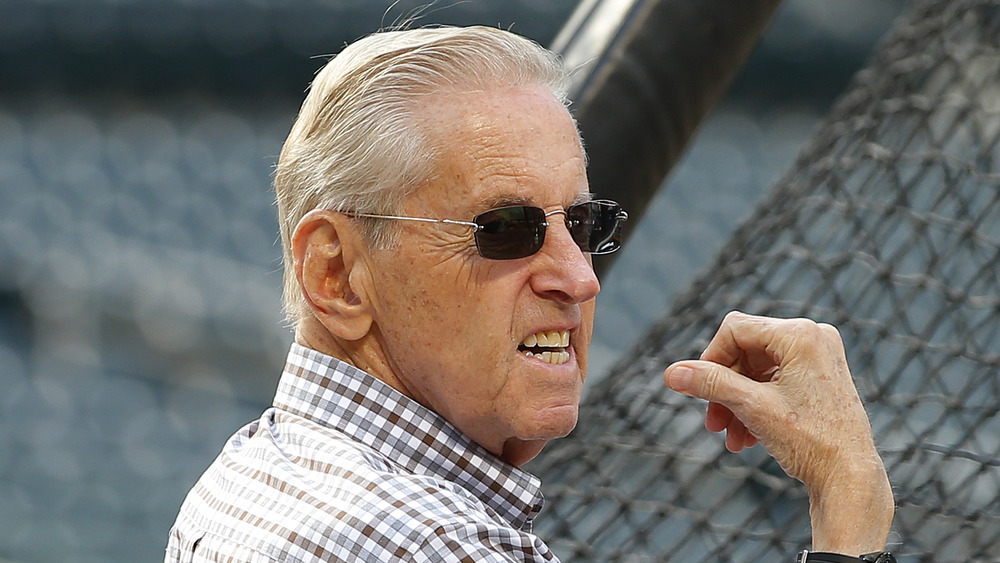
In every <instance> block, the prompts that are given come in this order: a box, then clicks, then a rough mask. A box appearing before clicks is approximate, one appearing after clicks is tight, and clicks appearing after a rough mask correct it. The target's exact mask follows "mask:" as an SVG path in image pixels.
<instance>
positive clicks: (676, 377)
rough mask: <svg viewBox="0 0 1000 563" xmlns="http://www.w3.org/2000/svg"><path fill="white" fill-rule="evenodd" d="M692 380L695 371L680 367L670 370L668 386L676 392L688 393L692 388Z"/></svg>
mask: <svg viewBox="0 0 1000 563" xmlns="http://www.w3.org/2000/svg"><path fill="white" fill-rule="evenodd" d="M692 378H694V370H693V369H691V368H689V367H685V366H678V367H675V368H674V369H672V370H670V374H669V375H668V376H667V385H669V386H670V388H671V389H673V390H674V391H687V390H688V389H690V388H691V379H692Z"/></svg>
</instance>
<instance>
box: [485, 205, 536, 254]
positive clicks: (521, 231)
mask: <svg viewBox="0 0 1000 563" xmlns="http://www.w3.org/2000/svg"><path fill="white" fill-rule="evenodd" d="M473 221H474V222H475V223H476V224H477V225H479V226H480V227H481V228H480V229H479V230H477V231H476V234H475V237H476V247H477V248H478V249H479V254H480V255H481V256H482V257H483V258H489V259H491V260H514V259H516V258H524V257H525V256H531V255H532V254H534V253H536V252H538V251H539V250H540V249H541V248H542V244H544V243H545V211H543V210H542V209H540V208H538V207H528V206H514V207H501V208H499V209H491V210H490V211H487V212H485V213H481V214H479V215H477V216H476V218H475V219H473Z"/></svg>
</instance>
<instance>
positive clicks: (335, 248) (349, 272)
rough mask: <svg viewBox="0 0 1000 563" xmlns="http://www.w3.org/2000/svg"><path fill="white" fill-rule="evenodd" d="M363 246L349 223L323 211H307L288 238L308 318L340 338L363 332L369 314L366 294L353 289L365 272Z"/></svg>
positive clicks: (368, 324) (356, 336)
mask: <svg viewBox="0 0 1000 563" xmlns="http://www.w3.org/2000/svg"><path fill="white" fill-rule="evenodd" d="M364 248H366V246H365V244H364V242H363V241H362V239H361V236H360V233H359V232H358V231H357V229H356V228H354V226H353V225H352V224H351V223H350V219H349V218H347V217H345V216H344V215H341V214H340V213H336V212H334V211H328V210H323V209H316V210H313V211H310V212H309V213H307V214H306V215H305V217H303V218H302V220H300V221H299V224H298V225H297V226H296V227H295V232H294V233H293V234H292V253H293V255H294V258H295V277H296V278H297V279H298V281H299V287H300V288H301V289H302V295H303V296H304V297H305V299H306V301H307V302H308V303H309V306H310V308H311V309H312V313H313V315H315V316H316V318H317V319H318V320H319V321H320V322H321V323H322V324H323V326H325V327H326V328H327V330H329V331H330V333H331V334H332V335H333V336H335V337H338V338H340V339H342V340H349V341H353V340H359V339H361V338H362V337H364V336H365V335H366V334H368V331H369V330H370V329H371V325H372V315H371V310H370V307H369V302H368V299H367V296H366V295H364V292H363V291H359V290H358V288H355V287H352V285H351V280H352V279H360V278H359V274H363V273H364V272H361V271H359V269H365V268H367V264H366V263H365V261H364V260H363V259H359V258H360V253H361V252H363V249H364Z"/></svg>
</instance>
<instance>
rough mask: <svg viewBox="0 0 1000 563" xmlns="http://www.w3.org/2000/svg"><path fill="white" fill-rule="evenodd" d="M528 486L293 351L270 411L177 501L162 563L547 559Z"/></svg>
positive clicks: (394, 399) (329, 361) (316, 358)
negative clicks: (533, 523)
mask: <svg viewBox="0 0 1000 563" xmlns="http://www.w3.org/2000/svg"><path fill="white" fill-rule="evenodd" d="M541 507H542V495H541V492H540V491H539V482H538V479H537V478H535V477H533V476H532V475H530V474H528V473H526V472H524V471H521V470H520V469H518V468H516V467H513V466H511V465H508V464H506V463H504V462H502V461H500V460H499V459H498V458H496V457H495V456H494V455H492V454H491V453H489V452H488V451H486V450H485V449H483V448H482V447H481V446H479V445H478V444H476V443H475V442H473V441H471V440H470V439H469V438H467V437H466V436H465V435H463V434H462V433H461V432H459V431H458V430H457V429H456V428H455V427H454V426H452V425H451V424H449V423H448V422H447V421H445V420H444V419H443V418H441V417H440V416H438V415H437V414H436V413H434V412H432V411H430V410H428V409H427V408H425V407H423V406H422V405H420V404H419V403H417V402H416V401H413V400H411V399H409V398H407V397H405V396H404V395H402V394H401V393H399V392H397V391H396V390H394V389H392V388H391V387H389V386H388V385H386V384H385V383H383V382H381V381H380V380H378V379H375V378H374V377H372V376H370V375H368V374H366V373H364V372H363V371H361V370H359V369H357V368H355V367H353V366H351V365H348V364H346V363H344V362H341V361H339V360H337V359H335V358H331V357H329V356H325V355H323V354H320V353H319V352H316V351H313V350H310V349H308V348H304V347H302V346H299V345H297V344H293V345H292V348H291V351H290V352H289V354H288V361H287V364H286V366H285V370H284V373H283V374H282V376H281V381H280V383H279V384H278V391H277V393H276V395H275V398H274V406H273V408H270V409H268V410H266V411H265V412H264V414H263V416H262V417H261V418H260V420H258V421H255V422H253V423H251V424H249V425H247V426H246V427H244V428H243V429H242V430H240V431H239V432H238V433H237V434H236V435H235V436H233V437H232V438H231V439H230V440H229V442H228V444H226V446H225V448H224V449H223V450H222V453H220V454H219V457H218V458H216V460H215V461H214V462H213V463H212V465H211V466H210V467H209V468H208V470H207V471H206V472H205V474H204V475H203V476H202V477H201V479H199V480H198V482H197V483H196V484H195V486H194V488H193V489H192V490H191V492H190V493H188V496H187V498H186V499H185V500H184V504H183V505H182V506H181V509H180V514H179V515H178V516H177V521H176V523H175V524H174V527H173V528H172V529H171V530H170V537H169V541H168V544H167V550H166V561H168V562H175V561H176V562H181V561H183V562H189V561H213V562H235V561H240V562H243V561H248V562H273V561H352V562H353V561H379V562H385V561H435V562H436V561H476V562H481V561H487V562H489V561H496V562H499V561H554V560H555V559H556V558H555V556H554V555H553V554H552V553H551V552H550V551H549V549H548V547H546V545H545V543H543V542H542V541H541V540H540V539H538V537H537V536H535V535H533V534H532V533H531V520H532V518H534V517H535V515H536V514H538V511H539V510H540V509H541Z"/></svg>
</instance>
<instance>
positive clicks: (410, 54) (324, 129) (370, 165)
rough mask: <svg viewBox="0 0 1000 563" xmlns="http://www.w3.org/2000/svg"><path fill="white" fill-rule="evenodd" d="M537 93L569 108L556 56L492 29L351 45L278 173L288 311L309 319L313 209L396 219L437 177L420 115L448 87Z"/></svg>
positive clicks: (302, 120) (329, 67)
mask: <svg viewBox="0 0 1000 563" xmlns="http://www.w3.org/2000/svg"><path fill="white" fill-rule="evenodd" d="M511 85H538V86H542V87H545V88H547V89H549V90H550V91H551V92H552V94H553V95H554V96H555V97H556V98H557V99H558V100H560V101H561V102H562V103H563V104H566V103H567V100H566V89H567V76H566V73H565V71H564V70H563V67H562V65H561V63H560V61H559V59H558V57H557V56H556V55H555V54H554V53H552V52H550V51H548V50H546V49H544V48H542V47H541V46H539V45H538V44H537V43H535V42H533V41H530V40H528V39H525V38H524V37H521V36H518V35H515V34H513V33H510V32H508V31H503V30H500V29H494V28H489V27H466V28H455V27H440V28H425V29H409V30H400V31H384V32H379V33H375V34H372V35H369V36H367V37H365V38H363V39H360V40H358V41H356V42H355V43H352V44H351V45H349V46H348V47H346V48H345V49H344V50H343V51H342V52H341V53H340V54H338V55H337V56H336V57H334V58H333V59H332V60H330V62H328V63H327V64H326V65H325V66H324V67H323V69H322V70H320V72H319V73H318V74H317V75H316V78H315V80H313V83H312V85H311V86H310V90H309V93H308V95H307V96H306V99H305V102H303V104H302V108H301V110H300V111H299V115H298V117H297V118H296V120H295V124H294V125H293V126H292V129H291V132H290V133H289V134H288V139H287V140H286V141H285V145H284V147H282V149H281V155H280V157H279V159H278V164H277V166H276V168H275V173H274V190H275V194H276V198H277V207H278V224H279V228H280V230H281V243H282V249H283V254H284V295H283V302H284V309H285V315H286V317H287V319H288V321H289V323H290V324H291V325H292V326H294V325H296V324H297V323H298V321H299V319H301V318H302V317H303V316H304V315H306V314H308V313H309V306H308V303H307V302H306V300H305V298H304V297H303V295H302V290H301V288H300V287H299V285H298V282H297V280H296V277H295V270H294V262H293V256H292V246H291V237H292V234H293V233H294V232H295V228H296V226H297V225H298V223H299V221H300V220H301V219H302V217H304V216H305V215H306V214H307V213H308V212H309V211H311V210H313V209H331V210H336V211H347V210H352V211H363V212H367V213H383V214H395V213H398V212H399V209H400V207H401V206H402V202H403V200H404V199H405V198H406V196H407V195H409V194H410V193H412V191H413V190H415V189H416V188H417V187H418V186H420V185H421V184H422V183H424V182H426V181H428V180H430V179H431V178H432V177H433V175H434V174H435V172H436V171H437V168H438V166H437V162H438V154H439V153H438V148H437V147H435V146H433V144H432V142H431V139H429V138H427V136H426V135H425V134H424V132H423V130H422V128H421V124H420V120H421V119H422V118H421V116H420V115H418V114H417V104H418V101H419V100H420V98H421V97H424V96H428V95H432V94H434V93H435V92H438V91H440V90H442V89H446V88H449V87H451V88H469V89H483V90H485V89H490V88H495V87H498V86H511ZM387 223H389V222H388V221H366V222H362V225H363V227H362V228H363V233H364V236H365V237H366V240H367V241H368V243H369V244H371V245H373V246H383V245H386V244H389V243H391V232H390V228H391V227H390V226H389V225H387Z"/></svg>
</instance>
